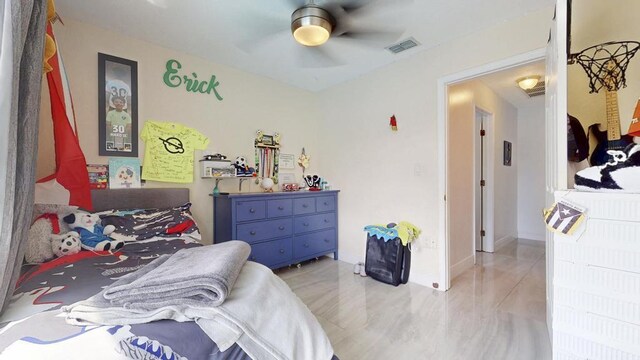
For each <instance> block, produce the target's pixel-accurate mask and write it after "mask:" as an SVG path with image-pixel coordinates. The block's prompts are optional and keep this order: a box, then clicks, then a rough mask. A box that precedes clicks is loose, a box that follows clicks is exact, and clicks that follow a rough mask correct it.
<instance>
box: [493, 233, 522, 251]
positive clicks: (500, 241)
mask: <svg viewBox="0 0 640 360" xmlns="http://www.w3.org/2000/svg"><path fill="white" fill-rule="evenodd" d="M515 239H516V237H515V235H507V236H503V237H501V238H500V239H498V240H496V242H495V243H494V244H493V249H494V251H495V250H496V249H498V248H499V247H500V246H502V245H504V244H506V243H508V242H509V241H511V240H515Z"/></svg>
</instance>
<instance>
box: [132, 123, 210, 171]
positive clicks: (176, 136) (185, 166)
mask: <svg viewBox="0 0 640 360" xmlns="http://www.w3.org/2000/svg"><path fill="white" fill-rule="evenodd" d="M140 138H141V139H142V140H143V141H144V143H145V150H144V161H143V163H142V166H143V167H142V179H144V180H153V181H165V182H174V183H191V182H193V167H194V165H193V164H194V160H193V152H194V150H204V149H206V148H207V145H209V139H208V138H207V137H206V136H204V135H202V134H201V133H200V132H199V131H197V130H195V129H192V128H189V127H186V126H184V125H181V124H177V123H172V122H159V121H151V120H147V121H146V122H145V123H144V127H143V128H142V133H141V134H140Z"/></svg>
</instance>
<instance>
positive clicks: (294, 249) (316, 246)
mask: <svg viewBox="0 0 640 360" xmlns="http://www.w3.org/2000/svg"><path fill="white" fill-rule="evenodd" d="M213 222H214V239H213V241H214V243H220V242H225V241H229V240H232V239H235V240H242V241H246V242H247V243H249V244H250V245H251V255H250V256H249V260H251V261H255V262H259V263H261V264H264V265H266V266H268V267H270V268H272V269H275V268H279V267H283V266H287V265H290V264H295V263H299V262H301V261H304V260H308V259H312V258H315V257H318V256H322V255H326V254H329V253H333V258H334V259H336V260H337V259H338V191H337V190H328V191H298V192H277V193H244V194H242V193H241V194H221V195H219V196H214V198H213Z"/></svg>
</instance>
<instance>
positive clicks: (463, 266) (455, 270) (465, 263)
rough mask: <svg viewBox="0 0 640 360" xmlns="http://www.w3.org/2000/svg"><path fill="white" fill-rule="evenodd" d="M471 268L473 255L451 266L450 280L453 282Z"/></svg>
mask: <svg viewBox="0 0 640 360" xmlns="http://www.w3.org/2000/svg"><path fill="white" fill-rule="evenodd" d="M471 267H473V255H470V256H468V257H466V258H464V259H462V260H460V261H458V263H456V264H455V265H453V266H451V268H449V278H450V279H452V280H453V279H455V278H456V277H457V276H458V275H460V274H462V273H463V272H464V271H465V270H467V269H470V268H471Z"/></svg>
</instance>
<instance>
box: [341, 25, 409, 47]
mask: <svg viewBox="0 0 640 360" xmlns="http://www.w3.org/2000/svg"><path fill="white" fill-rule="evenodd" d="M403 33H404V31H402V30H400V29H388V30H378V29H369V30H364V29H361V30H347V31H344V32H343V33H341V34H339V35H336V36H335V38H336V39H345V40H358V41H360V42H365V43H368V45H371V46H378V47H386V46H389V45H391V44H393V43H394V42H395V41H396V40H398V39H399V38H400V36H402V34H403Z"/></svg>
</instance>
